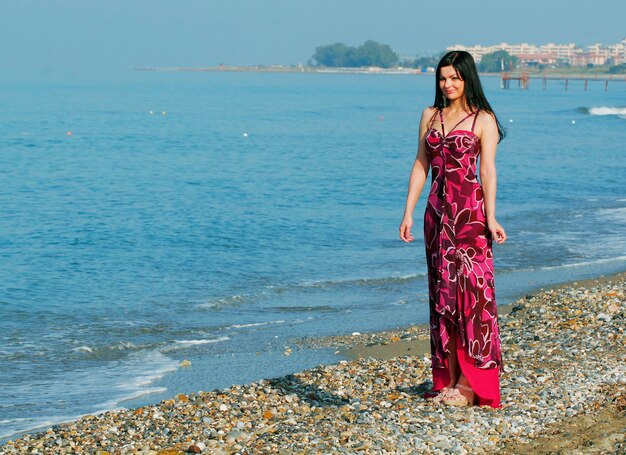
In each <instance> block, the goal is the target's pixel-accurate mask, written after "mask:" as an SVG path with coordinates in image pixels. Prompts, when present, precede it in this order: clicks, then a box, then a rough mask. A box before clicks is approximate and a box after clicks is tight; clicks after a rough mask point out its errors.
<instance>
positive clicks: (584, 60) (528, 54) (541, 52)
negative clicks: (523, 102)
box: [446, 38, 626, 65]
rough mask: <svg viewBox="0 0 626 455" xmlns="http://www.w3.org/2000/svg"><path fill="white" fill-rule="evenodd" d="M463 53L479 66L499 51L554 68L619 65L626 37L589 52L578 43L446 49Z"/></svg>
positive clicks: (589, 48) (625, 50) (623, 57)
mask: <svg viewBox="0 0 626 455" xmlns="http://www.w3.org/2000/svg"><path fill="white" fill-rule="evenodd" d="M455 49H456V50H462V51H467V52H469V53H470V54H472V57H474V60H475V61H476V63H479V62H480V61H481V60H482V58H483V56H484V55H485V54H490V53H492V52H496V51H500V50H503V51H506V52H508V53H509V54H510V55H514V56H515V57H517V58H519V59H520V62H521V63H522V64H526V65H538V64H544V65H554V64H557V63H569V64H570V65H587V64H589V63H591V64H594V65H618V64H620V63H623V62H626V38H624V39H623V40H622V41H621V42H619V43H617V44H609V45H602V44H599V43H598V44H592V45H590V46H587V49H582V48H581V47H580V46H576V44H574V43H569V44H554V43H548V44H543V45H541V46H536V45H534V44H528V43H521V44H508V43H500V44H495V45H493V46H481V45H475V46H464V45H462V44H456V45H454V46H450V47H448V48H447V49H446V50H448V51H451V50H455Z"/></svg>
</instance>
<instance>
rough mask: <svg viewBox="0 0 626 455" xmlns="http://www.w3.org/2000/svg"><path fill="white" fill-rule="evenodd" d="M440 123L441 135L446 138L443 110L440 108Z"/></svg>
mask: <svg viewBox="0 0 626 455" xmlns="http://www.w3.org/2000/svg"><path fill="white" fill-rule="evenodd" d="M439 123H441V135H442V136H443V137H445V136H446V127H445V126H444V124H443V108H439Z"/></svg>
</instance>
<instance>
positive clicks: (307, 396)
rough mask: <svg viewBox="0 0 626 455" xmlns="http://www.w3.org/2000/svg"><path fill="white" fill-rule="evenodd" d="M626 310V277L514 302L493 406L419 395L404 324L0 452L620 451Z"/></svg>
mask: <svg viewBox="0 0 626 455" xmlns="http://www.w3.org/2000/svg"><path fill="white" fill-rule="evenodd" d="M625 317H626V274H621V275H616V276H613V277H610V278H607V279H604V280H590V281H587V282H586V283H571V284H569V285H567V286H563V287H560V288H555V289H551V290H543V291H538V292H537V293H535V294H533V295H528V296H525V297H523V298H521V299H519V300H517V301H516V302H514V303H513V304H512V305H511V306H510V307H509V309H508V311H502V314H501V316H500V325H501V334H502V344H503V354H504V361H505V373H504V374H503V376H502V379H501V386H502V403H503V406H502V408H501V409H496V410H494V409H491V408H488V407H470V408H454V407H447V406H445V405H441V404H439V405H438V404H434V403H432V402H431V401H428V400H425V399H423V398H422V393H423V392H425V391H427V390H429V389H430V387H431V383H430V360H429V356H428V355H427V354H426V352H425V351H426V350H427V332H426V329H425V328H424V327H409V328H406V329H403V330H397V331H391V332H382V333H375V334H359V333H355V334H352V335H349V336H342V337H329V338H325V339H317V340H315V339H304V340H294V343H293V346H294V347H293V349H294V351H295V352H294V353H293V354H292V355H297V350H298V349H299V348H305V347H306V348H311V347H313V348H314V347H316V346H317V347H326V348H327V347H329V346H335V347H336V348H337V349H338V351H339V352H340V353H342V354H343V358H345V359H347V360H341V361H339V362H337V363H335V364H331V365H323V366H318V367H315V368H312V369H309V370H305V371H302V372H298V373H295V374H291V375H287V376H283V377H279V378H273V379H265V380H262V381H258V382H255V383H251V384H246V385H234V386H232V387H230V388H227V389H222V390H214V391H210V392H198V393H196V394H192V395H177V396H175V397H172V399H169V400H165V401H162V402H161V403H159V404H156V405H151V406H144V407H141V408H137V409H127V410H118V411H111V412H106V413H103V414H99V415H94V416H84V417H82V418H81V419H80V420H78V421H75V422H70V423H66V424H61V425H57V426H54V427H52V428H50V429H48V430H47V431H44V432H41V433H38V434H32V435H25V436H22V437H20V438H19V439H17V440H13V441H8V442H6V443H5V445H3V446H1V447H0V453H5V454H26V453H28V454H74V453H79V454H80V453H89V454H134V453H142V454H179V453H206V454H236V453H238V454H252V453H289V454H291V453H320V454H326V453H350V454H368V453H382V454H384V453H389V454H392V453H403V454H404V453H415V454H418V453H419V454H421V453H467V454H470V453H471V454H474V453H625V452H626V441H625V439H624V434H625V430H626V364H625V362H624V359H625V358H626V340H625V335H626V333H625ZM381 349H382V350H381ZM394 354H397V355H394ZM191 368H193V366H191Z"/></svg>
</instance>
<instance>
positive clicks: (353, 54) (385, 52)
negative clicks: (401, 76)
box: [313, 40, 399, 68]
mask: <svg viewBox="0 0 626 455" xmlns="http://www.w3.org/2000/svg"><path fill="white" fill-rule="evenodd" d="M313 60H315V61H316V62H317V64H318V65H320V66H328V67H352V68H358V67H362V66H378V67H381V68H390V67H392V66H394V65H396V64H397V63H398V60H399V58H398V54H396V53H395V52H394V51H393V50H392V49H391V47H389V46H388V45H387V44H380V43H377V42H376V41H371V40H370V41H366V42H365V43H363V44H362V45H361V46H359V47H358V48H355V47H352V46H346V45H345V44H343V43H335V44H329V45H327V46H319V47H317V48H316V49H315V54H313Z"/></svg>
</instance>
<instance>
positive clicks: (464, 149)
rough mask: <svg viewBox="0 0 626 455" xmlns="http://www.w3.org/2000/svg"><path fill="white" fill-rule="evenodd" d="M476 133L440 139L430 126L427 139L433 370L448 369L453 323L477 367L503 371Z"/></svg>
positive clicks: (426, 225)
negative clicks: (446, 359) (479, 174)
mask: <svg viewBox="0 0 626 455" xmlns="http://www.w3.org/2000/svg"><path fill="white" fill-rule="evenodd" d="M477 112H478V111H476V112H474V114H470V115H477ZM440 115H441V113H440ZM440 118H442V117H440ZM460 123H461V122H459V124H460ZM474 123H475V121H474ZM442 124H443V119H442ZM457 126H458V124H457ZM455 128H456V127H455ZM473 129H474V125H472V131H467V130H454V128H453V130H452V131H451V132H450V133H449V134H447V135H445V136H444V134H442V133H440V132H439V131H438V130H436V129H434V128H432V125H431V127H430V128H429V130H428V132H427V135H426V151H427V153H428V156H429V159H430V166H431V170H432V184H431V189H430V193H429V196H428V201H427V204H426V211H425V214H424V239H425V246H426V257H427V265H428V285H429V286H428V287H429V303H430V333H431V352H432V361H433V362H432V364H433V368H444V367H445V364H444V359H445V357H446V355H447V354H448V353H449V348H448V345H449V342H450V334H449V331H448V327H449V324H452V325H454V327H455V328H456V330H457V333H458V335H459V337H460V340H461V342H462V344H463V348H464V349H465V350H466V351H467V352H468V353H469V355H470V356H471V357H472V358H473V359H474V360H475V362H476V363H475V364H476V367H478V368H496V367H498V368H500V369H502V354H501V348H500V334H499V327H498V316H497V310H496V298H495V291H494V273H493V255H492V239H491V234H490V232H489V230H488V229H487V223H486V217H485V209H484V202H483V192H482V187H481V185H480V183H479V182H478V180H477V178H476V162H477V160H478V156H479V154H480V139H479V138H478V136H476V134H474V132H473ZM444 133H445V131H444Z"/></svg>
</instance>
